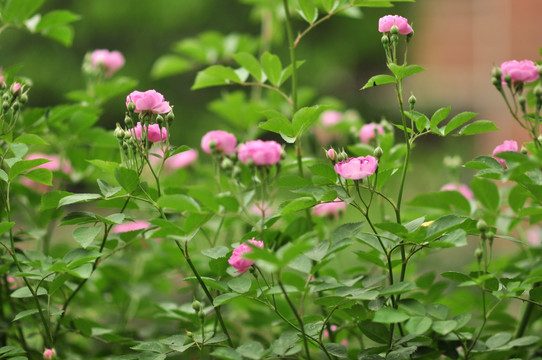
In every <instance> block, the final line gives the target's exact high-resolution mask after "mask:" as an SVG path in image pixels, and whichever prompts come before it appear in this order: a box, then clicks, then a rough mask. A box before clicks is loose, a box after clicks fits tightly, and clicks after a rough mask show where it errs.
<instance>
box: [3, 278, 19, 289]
mask: <svg viewBox="0 0 542 360" xmlns="http://www.w3.org/2000/svg"><path fill="white" fill-rule="evenodd" d="M6 280H7V283H8V288H9V289H10V290H14V289H17V281H16V280H15V278H14V277H13V276H7V277H6Z"/></svg>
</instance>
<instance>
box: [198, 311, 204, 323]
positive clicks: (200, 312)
mask: <svg viewBox="0 0 542 360" xmlns="http://www.w3.org/2000/svg"><path fill="white" fill-rule="evenodd" d="M198 317H199V319H200V321H201V322H202V323H203V321H204V320H205V313H204V312H203V310H200V311H199V312H198Z"/></svg>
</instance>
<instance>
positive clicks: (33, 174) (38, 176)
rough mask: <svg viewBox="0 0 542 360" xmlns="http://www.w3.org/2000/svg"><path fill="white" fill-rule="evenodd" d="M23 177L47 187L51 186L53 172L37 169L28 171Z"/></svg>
mask: <svg viewBox="0 0 542 360" xmlns="http://www.w3.org/2000/svg"><path fill="white" fill-rule="evenodd" d="M23 176H24V177H26V178H29V179H30V180H32V181H35V182H37V183H40V184H44V185H47V186H52V185H53V172H52V171H51V170H49V169H45V168H38V169H34V170H30V171H29V172H27V173H26V174H24V175H23Z"/></svg>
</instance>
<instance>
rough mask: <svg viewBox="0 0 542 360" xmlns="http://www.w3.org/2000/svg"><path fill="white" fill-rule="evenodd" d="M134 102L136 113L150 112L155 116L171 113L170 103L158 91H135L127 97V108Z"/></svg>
mask: <svg viewBox="0 0 542 360" xmlns="http://www.w3.org/2000/svg"><path fill="white" fill-rule="evenodd" d="M130 102H133V103H134V105H135V110H134V112H136V113H141V112H143V111H149V112H152V113H153V114H165V113H168V112H170V111H171V106H169V102H167V101H165V99H164V95H162V94H160V93H159V92H158V91H156V90H147V91H145V92H142V91H137V90H136V91H133V92H132V93H130V95H128V96H127V97H126V106H127V107H128V105H129V104H130Z"/></svg>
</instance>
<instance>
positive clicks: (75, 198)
mask: <svg viewBox="0 0 542 360" xmlns="http://www.w3.org/2000/svg"><path fill="white" fill-rule="evenodd" d="M101 197H102V195H100V194H74V195H68V196H65V197H63V198H62V199H60V200H59V201H58V206H57V207H61V206H66V205H71V204H75V203H80V202H84V201H89V200H96V199H100V198H101Z"/></svg>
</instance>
